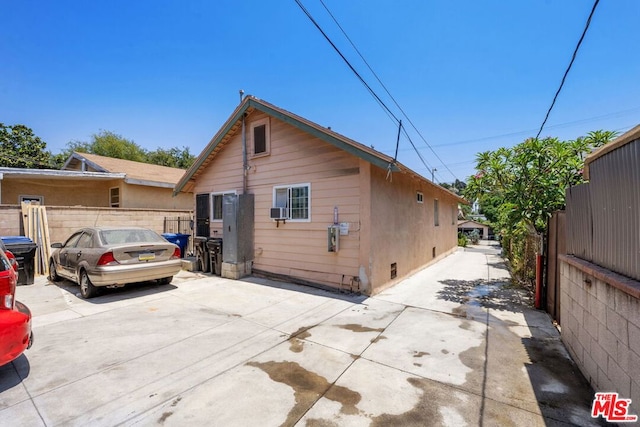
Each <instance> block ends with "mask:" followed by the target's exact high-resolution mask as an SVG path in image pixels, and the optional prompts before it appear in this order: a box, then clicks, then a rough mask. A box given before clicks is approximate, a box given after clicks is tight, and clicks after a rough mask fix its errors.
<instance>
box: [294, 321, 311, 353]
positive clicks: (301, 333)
mask: <svg viewBox="0 0 640 427" xmlns="http://www.w3.org/2000/svg"><path fill="white" fill-rule="evenodd" d="M311 328H313V326H303V327H302V328H299V329H298V330H297V331H295V332H294V333H292V334H291V337H290V338H289V350H290V351H292V352H294V353H302V350H304V340H305V339H306V338H309V337H310V336H311V333H310V332H309V329H311Z"/></svg>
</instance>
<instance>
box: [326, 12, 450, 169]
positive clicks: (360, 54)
mask: <svg viewBox="0 0 640 427" xmlns="http://www.w3.org/2000/svg"><path fill="white" fill-rule="evenodd" d="M320 3H321V4H322V6H323V7H324V9H325V10H326V11H327V13H328V14H329V16H331V19H333V22H335V24H336V25H337V26H338V28H339V29H340V31H341V32H342V34H343V35H344V36H345V38H346V39H347V40H348V41H349V43H350V44H351V46H352V47H353V49H354V50H355V51H356V53H357V54H358V56H360V59H362V62H364V64H365V65H366V66H367V68H368V69H369V71H371V74H373V76H374V77H375V79H376V80H377V81H378V83H380V86H382V88H383V89H384V91H385V92H386V93H387V95H389V98H391V100H392V101H393V103H394V104H395V106H396V107H398V109H399V110H400V112H401V113H402V115H403V116H404V117H405V118H406V119H407V121H408V122H409V124H410V125H411V127H412V128H413V130H414V131H416V133H417V134H418V136H420V138H421V139H422V141H423V142H424V143H425V144H426V146H427V147H429V149H430V150H431V152H432V153H433V154H434V155H435V156H436V158H437V159H438V160H440V163H442V164H443V166H444V167H445V168H446V169H447V170H448V171H449V173H451V175H453V177H454V178H455V179H457V177H456V176H455V174H454V173H453V172H452V171H451V170H450V169H449V168H448V167H447V166H446V165H445V164H444V162H443V161H442V159H441V158H440V156H438V153H436V152H435V150H434V149H433V147H432V146H431V144H429V143H428V142H427V140H426V138H425V137H424V136H423V135H422V133H421V132H420V131H419V130H418V128H417V127H416V125H415V124H414V123H413V121H412V120H411V119H410V118H409V116H408V115H407V113H405V111H404V110H403V109H402V107H401V106H400V104H399V103H398V101H396V99H395V98H394V97H393V95H392V94H391V92H390V91H389V89H387V86H386V85H385V84H384V83H383V82H382V80H381V79H380V77H378V74H376V72H375V71H374V70H373V68H372V67H371V65H369V63H368V62H367V60H366V59H365V58H364V55H362V53H360V50H359V49H358V48H357V47H356V45H355V43H354V42H353V41H352V40H351V38H350V37H349V35H348V34H347V32H346V31H345V30H344V28H342V25H340V23H339V22H338V20H337V19H336V17H335V16H334V15H333V13H331V11H330V10H329V8H328V7H327V5H326V4H325V3H324V1H323V0H320ZM405 134H406V132H405ZM407 138H408V139H409V141H410V142H411V138H410V137H409V135H407ZM411 145H412V146H413V147H414V149H415V145H414V144H413V142H411ZM418 156H420V154H419V153H418ZM423 163H424V160H423Z"/></svg>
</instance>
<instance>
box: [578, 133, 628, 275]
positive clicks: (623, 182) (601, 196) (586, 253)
mask: <svg viewBox="0 0 640 427" xmlns="http://www.w3.org/2000/svg"><path fill="white" fill-rule="evenodd" d="M567 253H569V254H572V255H575V256H576V257H579V258H582V259H584V260H587V261H590V262H592V263H594V264H597V265H599V266H601V267H605V268H607V269H609V270H611V271H614V272H616V273H619V274H622V275H624V276H627V277H630V278H632V279H635V280H640V140H636V141H634V142H632V143H629V144H626V145H624V146H622V147H620V148H618V149H616V150H613V151H611V152H610V153H607V154H606V155H604V156H602V157H600V158H598V159H596V160H595V161H593V162H592V163H591V165H590V182H589V183H586V184H581V185H578V186H575V187H571V188H569V189H567Z"/></svg>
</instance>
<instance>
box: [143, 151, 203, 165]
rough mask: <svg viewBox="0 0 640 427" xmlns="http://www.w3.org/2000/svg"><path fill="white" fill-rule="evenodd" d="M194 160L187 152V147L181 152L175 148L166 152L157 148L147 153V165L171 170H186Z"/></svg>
mask: <svg viewBox="0 0 640 427" xmlns="http://www.w3.org/2000/svg"><path fill="white" fill-rule="evenodd" d="M195 159H196V158H195V156H194V155H192V154H191V153H190V152H189V147H184V148H183V149H182V150H180V149H179V148H177V147H173V148H169V149H168V150H165V149H162V148H158V149H157V150H155V151H150V152H148V153H147V162H148V163H153V164H154V165H162V166H169V167H172V168H180V169H188V168H189V167H190V166H191V165H192V164H193V162H194V161H195Z"/></svg>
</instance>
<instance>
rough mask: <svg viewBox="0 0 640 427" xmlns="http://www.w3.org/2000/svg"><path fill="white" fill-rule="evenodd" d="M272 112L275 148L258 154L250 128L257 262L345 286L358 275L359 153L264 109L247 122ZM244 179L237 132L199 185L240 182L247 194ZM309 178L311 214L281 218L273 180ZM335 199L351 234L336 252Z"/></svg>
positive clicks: (206, 188)
mask: <svg viewBox="0 0 640 427" xmlns="http://www.w3.org/2000/svg"><path fill="white" fill-rule="evenodd" d="M265 118H269V131H270V154H269V155H267V156H259V157H253V156H252V155H251V154H252V153H251V147H252V144H251V142H252V141H251V136H250V133H249V132H247V146H248V148H249V150H248V152H249V153H248V155H249V167H250V169H249V171H248V174H247V190H248V192H249V193H253V194H254V196H255V258H254V262H253V268H254V269H255V270H259V271H265V272H268V273H272V274H279V275H286V276H292V277H296V278H299V279H302V280H306V281H310V282H315V283H319V284H322V285H326V286H331V287H339V286H340V283H341V281H343V280H345V281H346V280H350V279H352V278H353V277H358V265H359V255H360V254H359V247H360V246H359V223H360V218H359V215H360V200H359V194H360V178H359V164H360V162H359V159H357V158H356V157H355V156H352V155H350V154H348V153H346V152H344V151H342V150H340V149H338V148H336V147H333V146H332V145H330V144H327V143H325V142H323V141H321V140H319V139H317V138H314V137H313V136H311V135H309V134H306V133H304V132H301V131H299V130H297V129H296V128H294V127H293V126H290V125H288V124H286V123H284V122H282V121H280V120H277V119H275V118H273V117H268V116H267V115H265V114H263V113H258V112H255V113H253V114H251V115H249V116H248V117H247V121H246V129H249V128H250V125H251V123H253V122H255V121H259V120H261V119H265ZM242 181H243V177H242V136H241V134H237V135H235V136H234V137H232V138H231V139H230V140H229V142H228V144H227V146H226V147H225V148H224V149H223V150H221V151H220V152H219V153H218V154H217V156H216V161H215V164H210V165H209V167H208V168H206V169H205V170H204V171H203V173H202V174H201V175H200V176H199V177H198V180H197V183H196V185H195V190H194V193H195V194H199V193H211V192H222V191H230V190H235V191H236V192H237V193H238V194H240V193H241V192H242V185H243V184H242ZM303 183H305V184H306V183H309V184H310V185H311V192H310V194H311V209H310V212H311V221H310V222H296V221H287V222H286V223H283V222H280V223H279V224H278V223H276V222H275V221H273V220H271V219H270V218H269V210H270V208H271V207H272V206H273V188H274V186H281V185H294V184H303ZM334 207H337V208H338V211H339V221H340V222H347V223H349V234H348V235H346V236H340V250H339V251H338V252H337V253H330V252H328V251H327V226H329V225H331V224H332V223H333V212H334ZM214 231H215V232H217V233H214ZM221 231H222V223H221V222H212V223H211V232H212V233H211V235H212V236H213V235H215V234H218V235H221ZM343 276H344V279H343Z"/></svg>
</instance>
